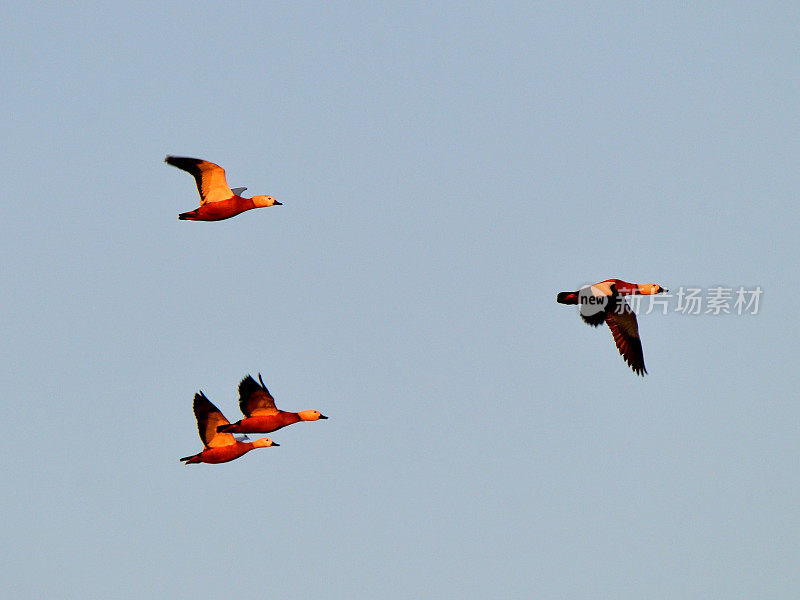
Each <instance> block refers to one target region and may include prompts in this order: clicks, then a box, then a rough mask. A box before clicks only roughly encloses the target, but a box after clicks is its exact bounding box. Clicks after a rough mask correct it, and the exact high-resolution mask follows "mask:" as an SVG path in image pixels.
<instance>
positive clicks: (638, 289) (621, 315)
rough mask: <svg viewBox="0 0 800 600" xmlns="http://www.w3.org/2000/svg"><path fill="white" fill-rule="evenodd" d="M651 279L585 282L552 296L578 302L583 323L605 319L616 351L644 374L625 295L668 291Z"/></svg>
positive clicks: (635, 326) (639, 343) (636, 332)
mask: <svg viewBox="0 0 800 600" xmlns="http://www.w3.org/2000/svg"><path fill="white" fill-rule="evenodd" d="M668 291H669V290H667V289H664V288H663V287H661V286H660V285H658V284H655V283H644V284H639V283H628V282H627V281H622V280H621V279H606V280H605V281H601V282H599V283H595V284H593V285H587V286H585V287H583V288H581V289H580V290H578V291H577V292H560V293H559V294H558V296H556V302H558V303H559V304H579V305H580V313H581V318H582V319H583V322H584V323H587V324H589V325H591V326H593V327H598V326H600V325H602V324H603V323H605V324H606V325H608V328H609V329H610V330H611V335H612V336H614V343H615V344H616V345H617V350H619V353H620V355H621V356H622V358H623V359H624V360H625V362H626V363H628V365H629V366H630V368H631V369H633V372H634V373H636V374H637V375H641V376H642V377H644V375H645V374H646V373H647V369H646V368H645V366H644V353H643V352H642V340H641V339H640V338H639V326H638V324H637V322H636V313H634V312H633V310H632V309H631V307H630V305H629V304H628V302H627V301H626V300H625V296H630V295H652V294H661V293H665V292H668Z"/></svg>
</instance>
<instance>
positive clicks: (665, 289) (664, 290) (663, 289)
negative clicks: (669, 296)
mask: <svg viewBox="0 0 800 600" xmlns="http://www.w3.org/2000/svg"><path fill="white" fill-rule="evenodd" d="M661 292H662V293H664V294H666V293H667V292H669V290H668V289H667V288H661Z"/></svg>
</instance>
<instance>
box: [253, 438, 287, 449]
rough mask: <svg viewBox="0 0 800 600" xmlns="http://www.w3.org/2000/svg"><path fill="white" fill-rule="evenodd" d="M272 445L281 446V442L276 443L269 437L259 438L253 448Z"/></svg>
mask: <svg viewBox="0 0 800 600" xmlns="http://www.w3.org/2000/svg"><path fill="white" fill-rule="evenodd" d="M270 446H280V444H276V443H275V442H273V441H272V440H271V439H269V438H258V439H257V440H256V441H255V442H253V448H269V447H270Z"/></svg>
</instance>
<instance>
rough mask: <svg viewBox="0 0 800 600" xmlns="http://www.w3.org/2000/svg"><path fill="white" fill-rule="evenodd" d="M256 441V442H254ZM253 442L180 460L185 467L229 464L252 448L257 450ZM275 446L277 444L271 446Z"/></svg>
mask: <svg viewBox="0 0 800 600" xmlns="http://www.w3.org/2000/svg"><path fill="white" fill-rule="evenodd" d="M256 441H258V440H256ZM254 444H255V442H240V441H236V442H234V443H233V444H229V445H228V446H220V447H218V448H206V449H205V450H203V451H202V452H200V453H199V454H195V455H194V456H187V457H186V458H182V459H181V460H182V461H184V462H185V463H186V464H187V465H193V464H197V463H209V464H212V465H216V464H219V463H224V462H230V461H232V460H235V459H237V458H239V457H240V456H244V455H245V454H247V453H248V452H250V450H252V449H253V448H258V447H259V446H255V445H254ZM273 445H275V446H277V445H278V444H273Z"/></svg>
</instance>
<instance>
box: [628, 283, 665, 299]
mask: <svg viewBox="0 0 800 600" xmlns="http://www.w3.org/2000/svg"><path fill="white" fill-rule="evenodd" d="M636 287H637V288H638V291H637V292H636V293H638V294H642V295H645V296H652V295H653V294H663V293H666V292H668V291H669V290H667V289H664V288H663V287H661V286H660V285H658V284H657V283H641V284H639V285H638V286H636Z"/></svg>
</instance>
